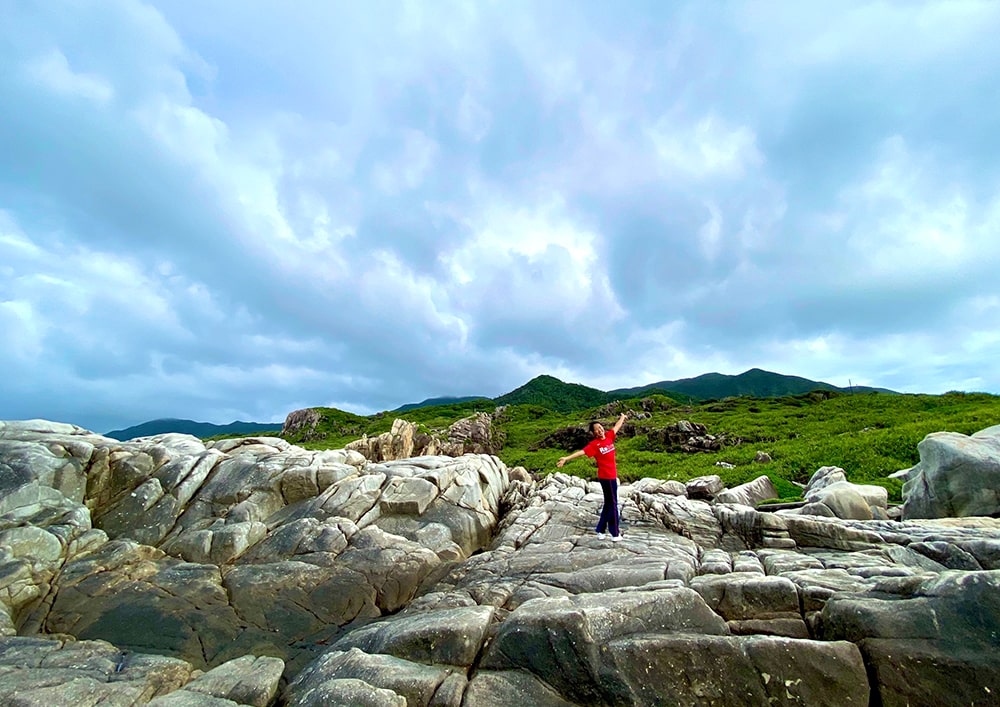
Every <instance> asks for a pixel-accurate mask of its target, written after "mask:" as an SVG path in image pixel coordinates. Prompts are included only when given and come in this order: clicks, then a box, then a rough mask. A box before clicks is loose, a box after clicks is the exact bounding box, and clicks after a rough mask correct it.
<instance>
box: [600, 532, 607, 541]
mask: <svg viewBox="0 0 1000 707" xmlns="http://www.w3.org/2000/svg"><path fill="white" fill-rule="evenodd" d="M607 537H608V534H607V533H598V534H597V539H598V540H604V539H605V538H607Z"/></svg>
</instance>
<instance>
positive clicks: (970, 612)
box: [0, 420, 1000, 707]
mask: <svg viewBox="0 0 1000 707" xmlns="http://www.w3.org/2000/svg"><path fill="white" fill-rule="evenodd" d="M984 432H988V431H984ZM995 436H996V435H993V434H992V433H990V434H985V435H983V434H982V433H980V436H979V437H978V438H975V439H974V441H973V442H971V443H969V442H966V441H964V440H958V445H959V446H962V447H963V448H965V449H963V450H962V453H964V454H965V455H966V457H968V456H969V455H973V456H977V457H984V456H985V457H986V458H987V463H988V464H989V463H993V464H995V463H996V459H997V458H998V457H1000V452H998V454H997V456H996V457H991V456H990V455H989V453H988V452H989V448H990V445H992V444H993V442H991V441H989V440H992V439H994V438H995ZM974 437H975V436H974ZM968 439H972V438H965V440H968ZM984 440H986V441H985V442H984ZM947 442H949V440H947V439H946V440H943V442H940V443H939V442H937V441H935V442H934V443H932V444H930V445H925V447H926V448H927V449H928V458H927V459H926V460H925V459H924V458H923V454H924V449H921V454H922V459H921V465H922V466H921V465H918V467H919V468H918V467H914V469H913V470H907V471H906V476H907V482H906V483H907V486H908V487H909V488H910V489H914V493H917V492H920V493H925V494H927V498H931V497H933V499H935V500H936V501H937V502H938V504H939V505H938V508H939V509H940V508H944V507H945V506H944V505H942V504H944V503H951V507H952V508H957V509H960V510H963V512H962V513H956V514H955V515H963V517H935V516H940V515H943V512H942V511H941V510H933V509H930V501H926V502H925V501H919V502H918V501H917V500H915V499H917V496H916V495H913V496H908V497H907V499H906V500H907V503H908V504H909V503H911V500H912V505H911V506H910V507H911V509H912V510H913V514H912V516H908V515H907V514H906V512H905V509H906V507H907V506H906V505H905V504H904V513H903V517H902V519H901V520H891V519H889V517H888V514H887V513H885V512H884V511H885V506H886V504H885V501H884V498H882V497H880V496H879V493H878V492H877V490H875V489H871V488H868V487H860V488H859V487H853V486H852V485H850V484H848V483H847V482H846V480H845V479H844V478H843V475H842V470H839V469H836V468H833V467H824V468H823V469H820V471H818V472H817V474H816V475H815V476H814V478H813V479H812V480H811V482H810V486H809V488H808V489H807V492H806V494H805V496H806V501H807V503H806V505H805V506H802V507H801V508H798V509H794V510H793V511H781V512H777V513H772V512H764V511H758V510H755V509H754V508H753V507H752V505H749V504H752V503H754V502H757V501H759V500H763V499H764V498H767V497H768V494H769V493H770V489H769V488H768V487H767V484H766V483H764V482H761V481H758V482H752V484H751V485H747V486H745V487H742V488H737V489H723V488H721V486H720V485H719V484H718V482H717V477H716V478H715V479H713V478H711V477H705V478H703V479H700V480H696V481H695V482H693V483H689V484H687V485H685V484H681V483H678V482H671V481H660V480H655V479H642V480H640V481H637V482H635V483H632V484H623V485H622V487H621V491H620V497H621V506H622V513H623V523H624V538H623V541H622V542H619V543H612V542H610V541H609V540H607V539H601V538H598V537H597V536H596V534H595V533H594V531H593V525H594V523H595V522H596V519H597V515H598V511H599V509H600V505H601V493H600V489H599V487H598V486H597V485H596V484H595V483H592V482H587V481H585V480H583V479H579V478H575V477H571V476H567V475H564V474H561V473H557V474H552V475H550V476H548V477H546V478H544V479H541V480H533V479H531V478H530V477H528V476H527V475H525V474H523V473H521V472H520V470H517V471H515V470H508V469H507V467H506V466H505V465H504V464H503V463H502V462H501V461H500V460H499V459H497V458H496V457H494V456H491V455H487V454H465V455H463V456H457V457H450V456H419V457H413V458H405V459H392V460H388V461H371V460H369V459H368V458H366V457H365V456H364V455H362V454H361V453H360V452H358V451H357V450H351V449H347V450H325V451H308V450H305V449H302V448H300V447H296V446H293V445H291V444H288V443H287V442H285V441H283V440H281V439H278V438H266V437H255V438H245V439H239V440H224V441H221V442H213V443H209V444H207V445H206V444H204V443H202V442H201V441H199V440H198V439H196V438H194V437H190V436H186V435H161V436H157V437H149V438H140V439H134V440H129V441H127V442H119V441H117V440H113V439H109V438H105V437H102V436H100V435H96V434H94V433H91V432H88V431H86V430H83V429H80V428H78V427H74V426H72V425H66V424H61V423H54V422H47V421H39V420H33V421H26V422H25V421H21V422H6V423H3V422H0V704H5V705H18V706H21V705H24V706H27V705H38V706H42V705H44V706H46V707H48V705H53V704H67V705H68V704H72V705H139V704H147V703H148V704H152V705H174V706H200V705H204V706H205V707H210V706H213V707H222V706H224V705H255V706H257V707H267V706H268V705H275V704H277V705H295V706H302V707H305V706H307V705H410V706H413V705H456V706H457V705H467V706H470V707H475V706H485V705H497V706H501V705H511V706H514V705H516V706H517V707H525V706H526V705H661V704H662V705H757V704H760V705H770V704H801V705H869V704H873V705H908V704H909V705H923V704H935V705H990V704H997V703H998V701H1000V656H998V655H997V651H996V648H997V646H998V645H1000V520H998V519H996V518H992V517H987V516H985V515H972V514H970V513H966V512H964V511H975V512H978V513H984V512H986V513H990V514H995V513H996V512H997V509H996V506H994V507H993V510H992V511H990V510H989V507H988V505H984V504H986V500H988V498H987V499H986V500H984V494H983V493H980V494H978V495H975V494H973V493H972V491H971V488H972V487H971V485H970V483H969V482H968V481H965V482H963V483H958V482H953V483H951V484H950V485H949V484H948V483H946V482H945V481H944V479H945V478H946V476H947V474H946V470H944V471H943V470H942V469H945V467H946V466H947V464H952V462H951V461H949V460H952V459H953V458H954V457H955V455H954V454H946V453H944V452H942V451H941V445H942V444H943V443H947ZM383 446H384V445H383ZM970 450H971V451H970ZM984 450H985V451H984ZM932 457H933V458H932ZM942 459H943V460H944V463H943V465H942V464H938V463H937V462H936V461H935V460H942ZM925 462H926V463H925ZM952 466H957V467H959V468H960V471H967V467H968V464H962V463H954V464H952ZM993 488H994V492H995V489H996V487H995V486H994V487H993ZM946 492H947V494H950V496H947V498H948V499H951V500H947V501H945V500H943V499H945V494H946ZM859 499H860V500H859ZM984 509H986V510H985V511H984ZM918 516H931V517H918Z"/></svg>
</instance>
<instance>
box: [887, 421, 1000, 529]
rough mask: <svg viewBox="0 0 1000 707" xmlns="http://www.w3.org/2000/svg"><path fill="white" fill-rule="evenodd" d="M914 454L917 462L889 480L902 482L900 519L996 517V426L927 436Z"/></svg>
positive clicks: (999, 464)
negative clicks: (971, 432) (893, 479)
mask: <svg viewBox="0 0 1000 707" xmlns="http://www.w3.org/2000/svg"><path fill="white" fill-rule="evenodd" d="M917 451H918V452H919V453H920V461H919V462H917V464H916V465H915V466H913V467H912V468H910V469H906V470H904V471H901V472H898V473H897V474H894V476H899V477H901V478H903V479H904V480H905V483H904V484H903V518H904V519H911V518H943V517H961V516H996V515H1000V425H995V426H993V427H988V428H986V429H984V430H980V431H979V432H976V433H975V434H973V435H972V436H971V437H968V436H966V435H963V434H959V433H957V432H933V433H931V434H929V435H927V436H926V437H925V438H924V439H923V440H922V441H921V442H920V443H919V444H918V445H917Z"/></svg>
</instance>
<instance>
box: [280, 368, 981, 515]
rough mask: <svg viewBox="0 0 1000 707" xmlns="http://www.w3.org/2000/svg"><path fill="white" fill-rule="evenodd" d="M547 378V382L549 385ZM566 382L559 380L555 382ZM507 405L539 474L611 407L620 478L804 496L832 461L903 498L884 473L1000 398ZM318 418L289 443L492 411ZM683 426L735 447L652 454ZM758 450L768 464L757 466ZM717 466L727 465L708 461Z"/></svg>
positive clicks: (514, 456) (502, 428) (508, 420)
mask: <svg viewBox="0 0 1000 707" xmlns="http://www.w3.org/2000/svg"><path fill="white" fill-rule="evenodd" d="M553 380H554V379H553ZM563 385H565V384H563ZM544 402H546V403H547V404H546V405H539V404H530V403H525V404H510V405H507V406H506V407H504V408H502V410H501V411H500V412H499V414H497V415H496V418H495V422H494V424H495V426H496V427H497V428H498V431H499V432H500V433H502V434H503V435H504V436H505V439H506V442H505V444H504V447H503V449H502V450H501V452H500V454H499V456H500V457H501V459H503V461H504V462H505V463H506V464H507V465H508V466H511V467H513V466H524V467H525V468H527V469H528V470H530V471H532V472H535V473H538V474H547V473H551V472H553V471H555V470H556V466H555V463H556V461H557V460H558V458H559V457H561V456H563V455H565V454H566V453H567V452H568V451H572V450H570V449H562V448H559V447H554V446H545V445H546V444H547V443H546V438H547V437H550V436H551V435H552V433H553V432H555V431H557V430H560V429H562V428H566V427H571V426H581V427H582V426H583V425H585V424H586V423H587V422H588V421H589V420H591V419H598V420H604V421H605V422H607V423H611V422H612V421H613V420H614V418H615V417H616V416H617V414H618V412H619V411H622V410H632V411H636V412H639V413H640V415H638V416H636V417H633V418H630V420H629V422H628V423H626V425H625V427H624V428H623V430H622V434H621V435H620V436H619V439H618V442H617V444H616V446H617V448H618V470H619V474H620V475H621V477H622V478H623V480H626V481H628V480H634V479H638V478H641V477H645V476H650V477H655V478H662V479H677V480H680V481H685V480H688V479H691V478H694V477H696V476H703V475H706V474H718V475H719V476H720V477H722V479H723V481H724V482H725V483H726V485H728V486H736V485H738V484H741V483H743V482H746V481H750V480H752V479H754V478H756V477H757V476H760V475H761V474H767V475H768V476H769V477H770V478H771V480H772V481H773V482H774V483H775V486H776V487H777V488H778V491H779V495H780V496H781V497H782V498H795V497H797V496H799V494H800V493H801V489H800V488H799V487H798V486H796V484H804V483H805V482H807V481H808V480H809V478H810V477H811V476H812V474H813V473H814V472H815V471H816V469H818V468H819V467H821V466H828V465H832V466H839V467H841V468H843V469H844V470H845V471H846V472H847V476H848V478H849V479H850V480H851V481H854V482H856V483H870V484H878V485H881V486H884V487H886V488H887V489H888V490H889V493H890V498H892V499H894V500H897V501H898V500H899V492H900V488H901V483H900V482H899V481H897V480H895V479H890V478H888V475H889V474H891V473H893V472H895V471H898V470H900V469H905V468H908V467H910V466H912V465H913V464H915V463H916V462H917V461H918V460H919V454H918V452H917V444H918V443H919V442H920V441H921V440H922V439H923V438H924V437H925V436H926V435H927V434H928V433H931V432H938V431H951V432H961V433H963V434H971V433H973V432H976V431H978V430H981V429H983V428H985V427H989V426H991V425H994V424H998V423H1000V396H994V395H988V394H985V393H948V394H945V395H899V394H885V393H864V394H856V395H850V394H845V393H841V392H838V391H828V390H821V391H813V392H811V393H805V394H801V395H794V396H785V397H781V398H748V397H734V398H726V399H723V400H716V401H709V402H705V403H700V404H695V405H686V404H682V403H678V402H677V401H676V400H673V399H672V398H670V397H667V396H663V395H657V396H651V397H646V398H642V399H633V400H628V401H617V402H611V403H607V402H602V403H601V404H599V405H595V406H593V407H590V408H587V409H586V410H580V409H577V410H574V411H570V412H561V411H559V410H556V409H553V407H552V405H551V403H548V401H544ZM318 410H319V411H320V412H321V413H322V414H323V416H324V420H323V422H322V423H321V424H320V426H319V427H318V428H317V434H315V435H314V436H312V438H311V439H309V440H306V441H301V440H296V439H294V438H290V439H289V441H292V442H295V443H301V444H303V445H304V446H307V447H310V448H314V449H315V448H327V447H329V448H336V447H342V446H343V445H344V444H346V443H347V442H350V441H352V440H354V439H357V438H358V437H360V436H361V435H362V434H367V435H369V436H371V435H375V434H379V433H381V432H386V431H388V430H389V429H390V428H391V425H392V421H393V420H394V419H396V418H397V417H398V418H403V419H406V420H409V421H411V422H413V423H415V424H417V425H418V426H419V427H420V429H422V430H424V431H427V432H443V431H445V430H446V429H447V428H448V426H449V425H451V424H452V423H453V422H455V421H456V420H459V419H461V418H463V417H467V416H469V415H472V414H473V413H475V412H488V413H494V412H495V410H496V408H495V406H494V403H493V401H490V400H485V399H480V400H474V401H468V402H462V403H453V404H450V405H441V406H432V407H424V408H416V409H413V410H408V411H405V412H402V413H398V414H397V413H391V414H390V413H379V414H378V415H372V416H369V417H362V416H359V415H351V414H350V413H345V412H343V411H341V410H334V409H329V408H326V409H322V408H321V409H318ZM680 420H687V421H689V422H692V423H698V424H702V425H705V426H706V427H707V430H708V434H711V435H715V436H717V437H718V436H724V437H725V438H726V439H727V440H730V441H733V442H737V443H735V444H730V445H728V446H724V447H723V448H722V449H720V450H718V451H712V452H700V453H686V452H663V451H654V450H652V449H651V447H654V448H655V445H653V444H650V440H649V434H648V433H643V432H642V430H644V429H645V430H656V429H662V428H664V427H667V426H670V425H673V424H675V423H677V422H678V421H680ZM757 451H763V452H767V453H768V454H769V455H770V457H771V461H770V462H765V463H758V462H754V456H755V454H756V453H757ZM716 462H726V463H727V464H732V465H733V468H727V467H723V466H716ZM563 471H565V472H567V473H571V474H576V475H578V476H581V477H590V476H592V475H593V468H592V462H591V461H590V460H589V459H583V460H576V461H573V462H571V463H570V464H568V465H566V466H565V467H564V468H563Z"/></svg>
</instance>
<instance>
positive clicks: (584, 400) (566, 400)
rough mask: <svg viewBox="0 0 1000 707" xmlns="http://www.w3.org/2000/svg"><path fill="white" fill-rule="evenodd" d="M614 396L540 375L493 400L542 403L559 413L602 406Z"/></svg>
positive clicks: (528, 403)
mask: <svg viewBox="0 0 1000 707" xmlns="http://www.w3.org/2000/svg"><path fill="white" fill-rule="evenodd" d="M612 399H613V398H612V397H610V396H609V395H608V394H607V393H605V392H604V391H603V390H598V389H597V388H588V387H587V386H585V385H580V384H579V383H563V382H562V381H561V380H559V379H558V378H553V377H552V376H538V377H536V378H532V379H531V380H530V381H528V382H527V383H525V384H524V385H522V386H521V387H520V388H516V389H514V390H512V391H510V392H509V393H507V394H506V395H501V396H500V397H499V398H496V399H495V401H494V402H496V404H497V405H541V406H543V407H546V408H549V409H551V410H555V411H556V412H571V411H573V410H583V409H586V408H591V407H596V406H598V405H603V404H604V403H607V402H609V401H611V400H612Z"/></svg>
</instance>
